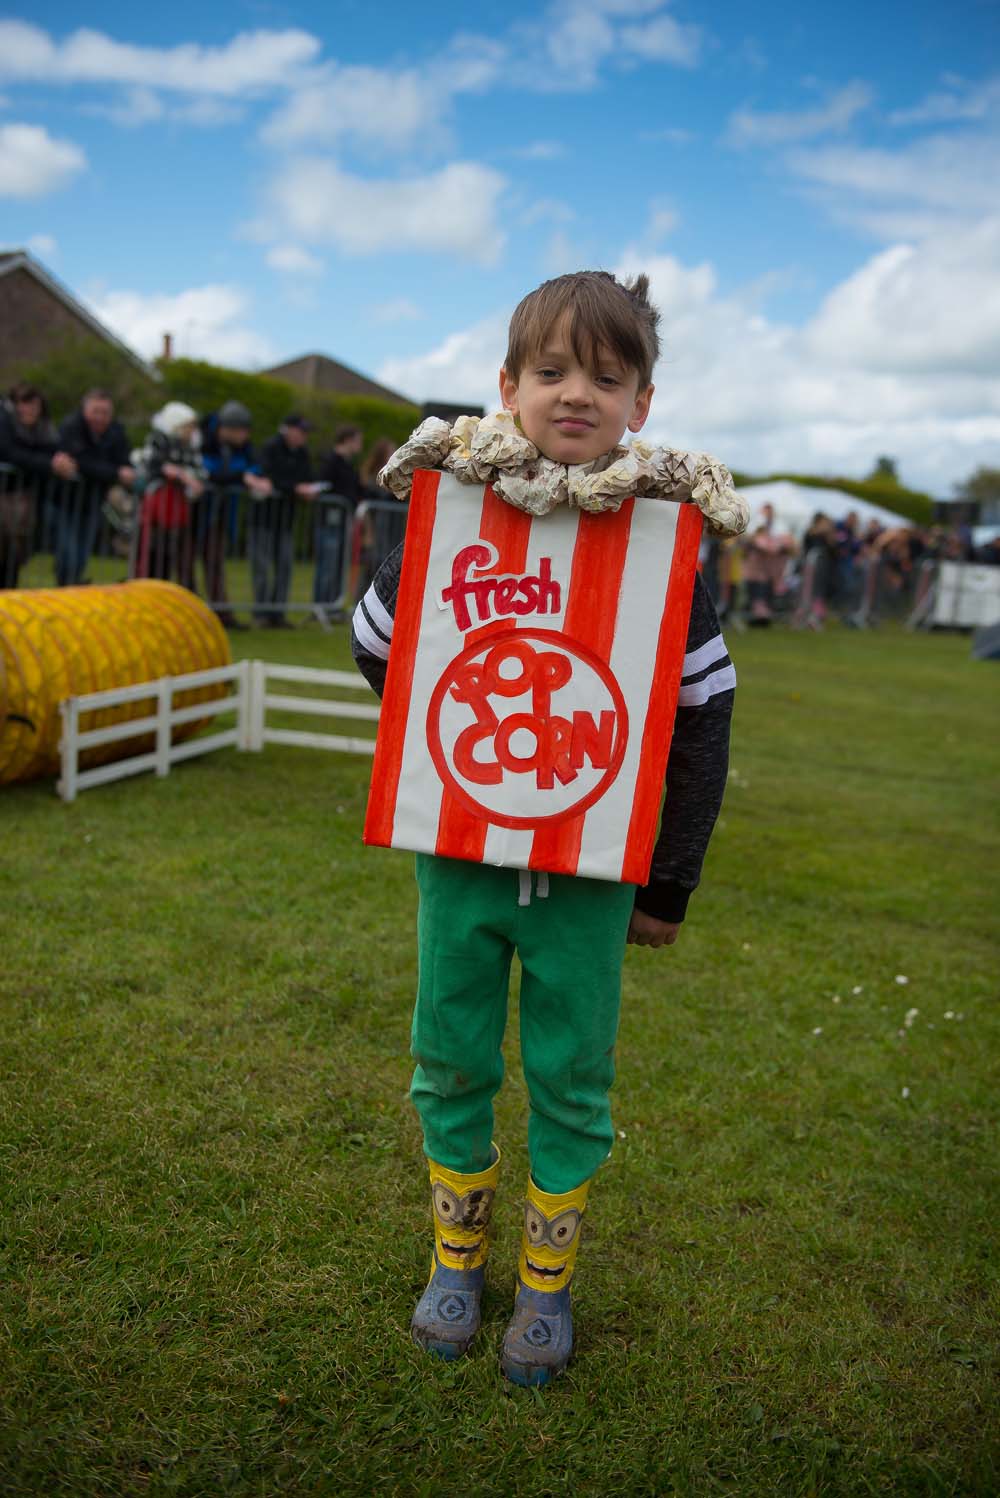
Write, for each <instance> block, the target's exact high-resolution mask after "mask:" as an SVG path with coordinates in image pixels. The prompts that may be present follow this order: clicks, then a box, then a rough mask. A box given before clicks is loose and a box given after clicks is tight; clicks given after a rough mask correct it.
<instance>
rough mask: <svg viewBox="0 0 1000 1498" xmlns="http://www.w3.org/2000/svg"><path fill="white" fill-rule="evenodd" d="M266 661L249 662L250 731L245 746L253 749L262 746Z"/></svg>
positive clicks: (258, 748) (255, 749) (261, 747)
mask: <svg viewBox="0 0 1000 1498" xmlns="http://www.w3.org/2000/svg"><path fill="white" fill-rule="evenodd" d="M266 671H267V662H266V661H251V662H250V711H249V719H250V732H249V742H248V743H247V748H248V749H252V750H254V751H257V750H260V749H263V747H264V694H265V692H266V691H267V675H266Z"/></svg>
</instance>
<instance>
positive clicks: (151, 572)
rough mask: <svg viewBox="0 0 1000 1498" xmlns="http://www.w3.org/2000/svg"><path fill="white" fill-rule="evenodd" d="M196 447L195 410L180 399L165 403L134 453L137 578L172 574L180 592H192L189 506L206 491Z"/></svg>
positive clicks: (192, 538)
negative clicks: (139, 492)
mask: <svg viewBox="0 0 1000 1498" xmlns="http://www.w3.org/2000/svg"><path fill="white" fill-rule="evenodd" d="M199 447H200V440H199V432H198V415H197V412H195V411H192V409H191V407H190V406H186V405H185V404H184V402H183V401H168V402H167V404H166V405H165V406H164V407H163V409H162V411H157V413H156V415H155V416H154V417H153V420H152V431H151V432H150V434H149V437H148V439H147V441H146V446H145V447H144V448H143V449H142V451H141V452H140V453H139V454H138V469H139V474H140V479H141V482H142V489H143V498H142V508H141V510H140V512H139V555H138V558H137V561H136V575H137V576H138V577H162V578H168V579H169V578H170V577H171V576H174V577H176V579H177V581H178V582H179V583H180V585H181V587H182V588H191V589H192V590H193V588H194V535H193V533H192V528H191V502H192V501H194V500H197V499H200V498H201V496H202V494H203V493H204V489H205V482H204V480H205V470H204V467H203V466H202V463H201V457H200V453H199Z"/></svg>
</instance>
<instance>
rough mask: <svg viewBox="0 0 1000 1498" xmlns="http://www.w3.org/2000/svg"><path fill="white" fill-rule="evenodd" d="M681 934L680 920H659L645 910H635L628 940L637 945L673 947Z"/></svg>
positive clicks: (630, 923)
mask: <svg viewBox="0 0 1000 1498" xmlns="http://www.w3.org/2000/svg"><path fill="white" fill-rule="evenodd" d="M680 934H681V923H680V921H658V920H657V919H656V916H655V915H647V914H646V912H645V911H644V910H638V909H636V910H633V912H632V919H631V921H630V922H629V928H628V937H627V940H628V941H629V942H631V943H632V944H633V945H635V946H637V947H672V946H673V944H674V942H675V941H676V940H677V938H678V936H680Z"/></svg>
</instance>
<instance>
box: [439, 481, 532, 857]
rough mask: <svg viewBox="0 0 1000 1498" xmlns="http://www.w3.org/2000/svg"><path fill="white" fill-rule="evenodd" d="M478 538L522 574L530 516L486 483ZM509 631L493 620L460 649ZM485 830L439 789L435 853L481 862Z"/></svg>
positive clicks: (506, 623) (502, 564)
mask: <svg viewBox="0 0 1000 1498" xmlns="http://www.w3.org/2000/svg"><path fill="white" fill-rule="evenodd" d="M479 535H480V537H481V538H482V540H484V541H488V542H490V544H491V545H493V546H495V547H496V549H497V552H498V553H499V556H498V559H497V564H496V566H497V571H498V572H501V573H505V572H510V573H515V574H516V573H523V572H524V570H525V566H526V565H527V559H528V538H529V536H530V535H531V516H530V515H526V514H525V513H524V511H523V510H518V509H515V508H514V506H513V505H509V504H507V502H506V500H503V499H499V498H498V497H497V496H496V494H494V492H493V490H492V489H491V488H490V486H489V485H488V484H487V486H486V490H485V493H484V494H483V510H482V515H481V517H480V522H479ZM509 628H510V620H509V619H494V620H491V621H490V623H489V624H484V625H482V627H481V628H480V629H470V630H469V632H468V634H467V635H466V636H465V641H464V646H463V648H465V647H467V646H469V645H472V644H474V643H475V642H476V641H477V640H480V639H483V638H484V636H486V635H490V634H495V633H496V632H497V630H501V629H509ZM488 830H489V823H488V822H486V821H485V820H484V819H483V818H482V817H476V816H473V814H472V812H470V811H468V810H467V808H466V807H464V806H463V805H462V804H461V803H460V802H459V801H456V799H455V797H454V796H452V795H450V794H449V792H448V791H446V790H442V792H441V811H440V814H439V816H438V830H437V842H436V843H435V847H434V851H435V852H436V853H438V854H440V855H442V856H443V857H446V858H466V859H469V860H470V861H471V862H473V863H482V861H483V852H484V850H485V847H486V833H487V831H488Z"/></svg>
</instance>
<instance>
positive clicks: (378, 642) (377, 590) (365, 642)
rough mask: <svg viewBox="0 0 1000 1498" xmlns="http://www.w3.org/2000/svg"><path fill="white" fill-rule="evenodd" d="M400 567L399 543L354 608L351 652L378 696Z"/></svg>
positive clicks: (381, 691)
mask: <svg viewBox="0 0 1000 1498" xmlns="http://www.w3.org/2000/svg"><path fill="white" fill-rule="evenodd" d="M402 568H403V543H402V541H400V543H399V545H398V546H397V547H396V549H395V551H391V552H390V553H389V555H388V556H387V557H386V559H385V561H384V562H383V563H382V565H381V567H380V568H379V569H378V571H377V572H376V574H375V578H374V580H373V582H372V585H371V587H370V588H369V589H368V592H367V593H366V594H365V596H364V598H362V600H361V602H360V603H359V604H358V606H357V608H356V609H355V610H354V618H353V620H352V622H351V654H352V655H353V656H354V659H355V661H356V663H357V667H358V670H359V671H360V672H361V674H362V676H363V677H364V678H365V680H366V681H367V683H368V685H369V686H370V687H371V689H372V691H373V692H377V693H378V695H379V696H380V697H381V695H382V693H383V692H384V690H385V673H386V671H387V669H388V665H389V646H390V645H391V644H392V628H393V622H394V620H395V617H396V599H397V597H398V596H399V575H400V572H401V571H402Z"/></svg>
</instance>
